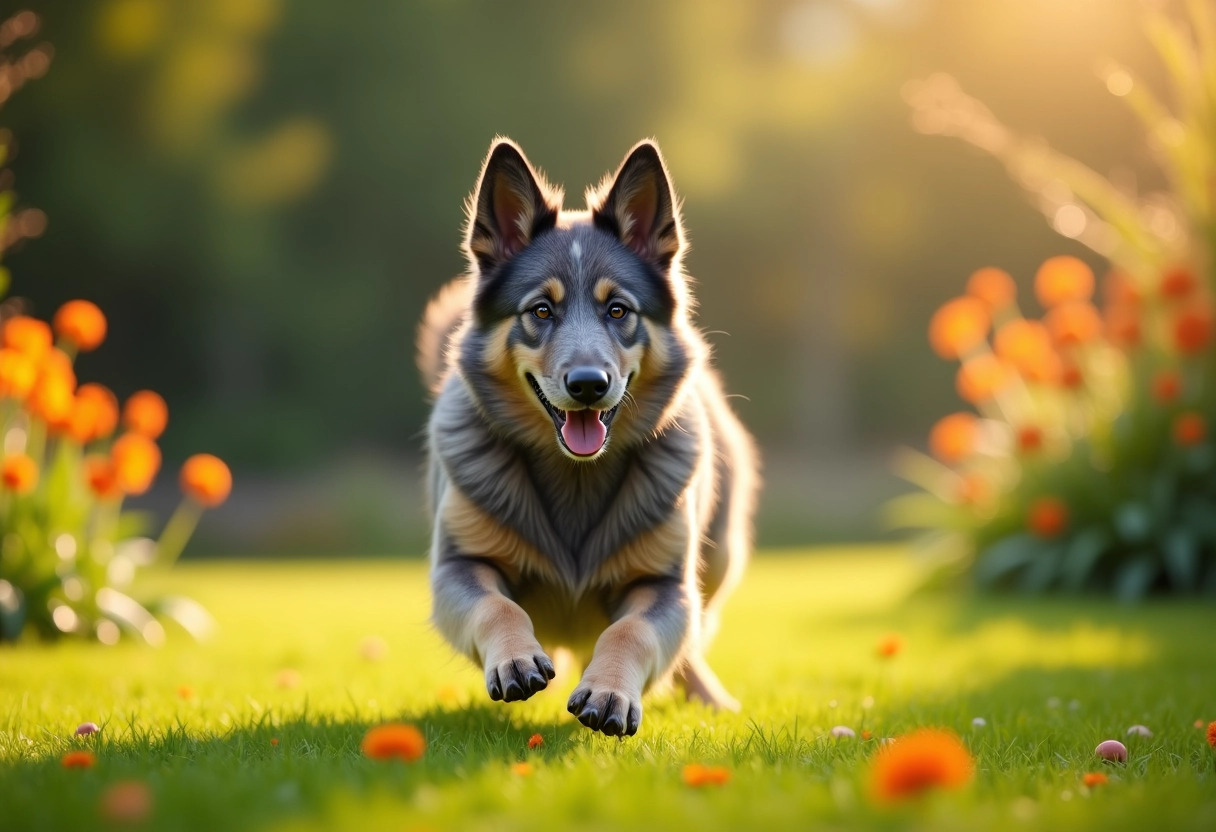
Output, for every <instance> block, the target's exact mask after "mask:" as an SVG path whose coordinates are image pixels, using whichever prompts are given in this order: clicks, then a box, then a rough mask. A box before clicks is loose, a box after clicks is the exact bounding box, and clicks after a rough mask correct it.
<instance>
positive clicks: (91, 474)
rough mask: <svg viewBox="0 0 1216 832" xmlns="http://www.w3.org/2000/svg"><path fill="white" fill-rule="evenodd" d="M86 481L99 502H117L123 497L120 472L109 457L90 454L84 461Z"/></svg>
mask: <svg viewBox="0 0 1216 832" xmlns="http://www.w3.org/2000/svg"><path fill="white" fill-rule="evenodd" d="M84 481H85V482H86V483H88V486H89V490H90V491H92V492H93V494H94V496H96V497H97V498H98V499H99V500H115V499H118V498H119V497H121V496H122V486H121V485H119V484H118V472H117V471H116V470H115V469H114V462H113V460H111V459H110V458H109V457H108V456H103V455H101V454H90V455H89V456H87V457H85V459H84Z"/></svg>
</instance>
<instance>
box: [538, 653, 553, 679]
mask: <svg viewBox="0 0 1216 832" xmlns="http://www.w3.org/2000/svg"><path fill="white" fill-rule="evenodd" d="M536 666H537V667H539V668H540V672H541V673H543V674H545V677H546V678H549V679H552V678H553V677H554V676H556V675H557V671H556V670H555V669H554V668H553V662H551V661H549V657H548V656H537V657H536Z"/></svg>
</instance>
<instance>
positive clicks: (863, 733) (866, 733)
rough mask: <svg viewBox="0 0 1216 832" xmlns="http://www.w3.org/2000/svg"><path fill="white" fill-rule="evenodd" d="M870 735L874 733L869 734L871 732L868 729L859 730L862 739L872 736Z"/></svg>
mask: <svg viewBox="0 0 1216 832" xmlns="http://www.w3.org/2000/svg"><path fill="white" fill-rule="evenodd" d="M872 736H874V735H873V734H871V733H870V732H869V731H867V730H862V732H861V738H862V739H863V740H868V739H870V737H872Z"/></svg>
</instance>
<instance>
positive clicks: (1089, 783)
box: [1081, 771, 1110, 789]
mask: <svg viewBox="0 0 1216 832" xmlns="http://www.w3.org/2000/svg"><path fill="white" fill-rule="evenodd" d="M1109 782H1110V778H1109V777H1107V776H1106V775H1105V774H1103V773H1102V772H1100V771H1087V772H1085V774H1084V775H1082V776H1081V785H1083V786H1086V787H1087V788H1091V789H1092V788H1094V787H1096V786H1105V785H1106V784H1107V783H1109Z"/></svg>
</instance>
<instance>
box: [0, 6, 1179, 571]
mask: <svg viewBox="0 0 1216 832" xmlns="http://www.w3.org/2000/svg"><path fill="white" fill-rule="evenodd" d="M5 2H6V3H12V0H5ZM1142 5H1143V4H1142V3H1140V2H1134V0H1065V1H1063V2H1062V1H1061V0H1021V2H1018V3H1008V2H998V1H997V0H782V1H781V2H777V1H776V0H763V1H762V2H749V3H736V2H704V1H703V0H672V1H671V2H664V3H645V2H621V3H613V4H587V5H577V6H576V5H572V4H565V5H557V4H549V3H540V2H518V3H510V4H497V3H488V2H468V1H467V0H464V1H462V0H448V1H447V2H439V0H428V1H427V2H418V3H394V2H384V0H377V1H376V2H368V3H362V4H359V5H358V6H357V7H355V6H351V5H348V4H336V3H329V2H323V0H292V1H291V2H286V1H284V2H280V0H88V2H85V0H81V2H76V3H72V4H70V6H68V5H64V4H56V3H49V2H38V0H31V2H29V3H27V4H24V5H23V6H22V7H23V8H24V7H28V8H30V9H32V10H33V11H35V12H37V13H38V15H40V17H41V20H42V28H41V31H40V33H39V37H40V38H43V39H45V40H46V41H47V42H49V43H51V44H53V45H54V65H53V69H52V71H50V72H49V73H48V74H47V75H46V77H44V78H42V79H41V80H39V82H38V83H37V85H36V87H34V88H31V89H29V90H26V91H24V92H23V93H22V94H21V95H19V96H16V97H14V98H13V99H12V101H10V102H8V103H7V104H6V105H5V107H4V109H3V111H2V112H0V127H3V128H4V129H7V130H11V131H12V134H14V135H15V136H16V137H17V140H18V141H17V142H16V145H15V148H14V149H15V151H16V154H15V156H13V158H12V159H11V162H10V168H11V171H12V173H13V175H14V176H15V182H16V187H17V191H18V192H19V193H20V194H21V195H22V197H23V198H24V199H25V200H27V201H28V202H29V203H31V204H36V205H37V206H38V207H39V208H40V209H42V210H43V211H45V216H46V217H47V218H49V221H48V222H47V223H46V226H45V229H44V230H43V229H39V230H40V231H44V233H41V238H40V239H37V240H27V241H25V242H22V243H17V244H16V245H14V246H13V247H12V249H11V250H9V251H7V252H6V256H5V263H6V265H7V266H8V267H9V268H10V269H11V271H12V274H13V290H12V293H13V294H14V295H17V296H20V297H22V298H24V299H26V300H27V301H28V304H29V307H30V310H31V311H32V312H34V313H35V314H41V315H42V316H44V317H45V316H46V315H48V314H49V313H50V312H51V311H52V310H53V309H55V308H57V307H58V305H59V304H60V303H62V302H63V301H65V300H68V299H70V298H74V297H84V298H89V299H91V300H93V301H95V302H97V303H98V304H99V305H100V306H101V307H102V308H103V309H104V310H105V311H106V312H107V314H108V315H109V316H110V318H111V322H112V324H113V326H112V332H113V333H114V334H113V337H112V339H111V341H110V342H109V343H108V344H107V349H106V350H104V351H102V352H99V353H97V354H96V355H88V356H84V357H83V358H82V359H81V364H82V368H83V369H84V371H85V372H87V373H89V374H90V375H94V376H98V377H105V378H107V379H111V380H113V381H115V384H114V387H115V390H116V392H117V393H118V394H119V396H120V397H125V396H126V395H127V394H129V393H130V392H131V391H132V390H134V389H136V388H138V387H152V388H154V389H157V390H159V391H161V392H163V393H164V395H165V397H166V399H167V400H168V401H169V404H170V409H171V413H172V420H173V423H174V429H173V430H172V431H171V432H170V433H169V434H167V435H166V438H165V444H166V448H165V452H166V456H169V457H174V458H181V457H183V456H184V455H185V454H186V452H187V451H189V450H192V449H194V448H197V447H200V446H205V447H208V448H210V449H213V450H214V451H215V452H216V453H218V454H219V455H221V456H222V457H224V458H225V459H227V460H228V461H229V462H230V463H231V464H232V467H233V469H234V472H235V474H236V480H237V482H238V489H237V493H236V494H234V499H233V500H232V501H230V503H229V504H227V505H226V506H225V507H224V508H223V509H221V510H219V511H217V512H216V513H215V516H214V518H213V519H212V520H211V521H210V522H209V523H208V524H206V525H205V528H204V529H203V530H201V533H200V538H206V543H205V545H201V546H200V547H199V548H200V550H203V551H217V552H218V551H244V552H248V551H259V552H274V551H291V552H297V553H310V552H316V553H321V552H330V551H420V550H421V548H422V546H423V545H424V540H425V520H424V517H423V514H422V511H421V508H420V505H419V502H420V501H419V493H418V485H417V479H418V475H417V460H418V456H419V454H418V451H419V447H420V439H419V432H420V430H421V427H422V425H423V422H424V419H425V414H426V409H427V404H426V401H425V399H424V396H423V394H422V390H421V387H420V385H419V384H418V382H417V380H416V374H415V372H414V369H413V355H412V340H413V331H414V326H415V323H416V321H417V319H418V316H419V313H420V311H421V308H422V305H423V303H424V302H425V299H426V298H427V296H428V295H429V294H430V293H432V292H433V291H434V290H435V289H437V288H438V287H439V286H440V285H441V284H442V283H443V282H444V281H445V280H446V279H448V278H449V277H450V276H452V275H454V274H456V273H457V272H458V271H459V270H460V269H461V267H462V257H461V255H460V252H459V249H458V246H459V228H460V224H461V221H462V218H463V213H462V200H463V198H464V197H465V195H466V194H467V192H468V191H469V189H470V188H471V186H472V184H473V180H474V177H475V176H476V173H477V169H478V165H479V163H480V161H481V159H482V155H483V154H484V152H485V149H486V147H487V146H488V143H489V140H490V139H491V137H493V136H494V135H495V134H506V135H510V136H511V137H513V138H514V139H516V140H517V141H519V142H520V143H521V144H522V145H523V146H524V148H525V149H526V150H527V152H528V154H529V155H530V157H531V158H532V160H533V161H534V162H535V163H537V164H538V165H540V166H541V167H543V168H544V169H545V170H546V171H547V172H548V174H549V175H550V177H551V178H552V179H554V180H556V181H558V182H561V183H563V184H565V185H566V189H567V192H568V193H569V194H571V195H572V197H571V198H570V201H571V203H572V204H575V205H576V204H577V202H578V197H577V195H578V194H580V193H581V191H582V188H583V187H584V186H585V185H587V184H590V183H593V182H595V181H597V180H598V179H599V177H600V176H601V175H602V174H603V173H604V172H605V171H607V170H609V169H610V168H612V167H613V166H615V164H616V163H617V162H618V161H619V159H620V157H621V155H622V154H623V153H624V151H625V150H626V149H627V148H628V147H629V146H630V145H631V144H632V143H633V142H634V141H636V140H637V139H638V138H640V137H642V136H655V137H657V138H658V140H659V142H660V143H661V145H662V146H663V148H664V150H665V153H666V155H667V157H668V160H669V162H670V165H671V167H672V170H673V174H674V177H675V182H676V185H677V188H678V189H679V190H680V191H681V193H682V195H683V196H684V198H685V200H686V203H685V216H686V220H687V223H688V225H689V228H690V234H691V239H692V245H693V248H692V253H691V255H690V257H689V258H688V260H687V263H688V265H689V268H690V270H691V272H692V273H693V274H694V275H695V276H696V277H697V279H698V293H699V297H700V300H701V321H702V323H703V325H704V326H705V328H706V329H709V330H712V331H714V332H715V333H720V334H715V335H714V336H713V340H714V342H715V344H716V345H717V348H718V362H719V364H720V366H721V367H722V369H723V371H724V373H725V374H726V377H727V380H728V386H729V388H730V390H731V391H732V392H734V393H737V394H739V395H740V396H741V397H742V398H740V399H737V400H736V402H737V406H738V409H739V411H740V412H741V414H742V415H743V417H744V419H745V420H746V421H747V423H748V424H749V425H750V426H751V427H752V428H753V429H754V431H755V432H756V433H757V435H758V437H759V439H760V441H761V444H762V445H763V448H764V452H765V457H766V461H767V478H768V481H769V487H768V489H767V492H766V496H765V500H764V508H763V511H762V516H761V522H760V527H759V536H760V538H761V541H762V542H768V543H775V542H785V541H799V542H806V541H808V540H816V539H825V538H842V537H865V538H871V537H873V536H875V534H876V533H877V525H876V521H875V515H874V508H875V507H876V506H878V505H879V504H880V503H881V502H882V501H883V500H884V499H886V498H887V497H889V496H891V495H892V494H894V493H897V492H898V491H899V490H901V488H902V486H900V485H899V483H898V482H897V481H896V479H895V478H894V477H893V476H892V475H891V474H890V473H889V466H888V462H889V456H890V453H891V450H892V449H893V448H894V447H896V446H897V445H899V444H901V443H904V442H907V443H913V444H919V445H921V446H923V440H922V439H921V437H923V436H924V435H925V432H926V431H927V429H928V427H929V426H930V425H931V424H932V423H933V422H934V420H935V419H936V418H937V417H938V416H939V415H940V413H941V411H942V402H944V401H947V400H949V399H950V398H952V397H953V395H954V393H953V385H954V371H953V369H952V368H950V367H948V366H945V365H943V364H942V363H940V362H938V361H937V360H936V359H935V357H934V356H933V354H932V352H931V351H930V350H929V348H928V346H927V345H926V344H925V339H924V333H925V327H926V322H927V321H928V320H929V317H930V315H931V314H932V312H933V310H934V309H935V308H936V307H937V306H938V305H939V304H940V303H941V301H942V300H944V299H945V298H947V297H950V296H951V295H953V294H955V293H956V291H957V287H958V286H959V284H960V281H962V280H963V279H965V277H966V275H968V274H970V273H971V272H972V271H973V270H974V269H976V268H977V267H980V266H984V265H989V264H993V263H996V264H1000V265H1001V266H1002V267H1003V268H1005V269H1008V270H1009V271H1010V272H1011V273H1012V274H1014V275H1017V276H1019V281H1023V280H1024V285H1023V288H1024V289H1025V288H1028V287H1029V284H1028V281H1029V277H1030V276H1031V275H1033V274H1034V270H1035V268H1036V267H1037V265H1038V264H1039V263H1040V262H1042V260H1043V259H1044V258H1045V257H1047V256H1049V255H1054V254H1060V253H1067V254H1075V255H1077V256H1079V257H1081V258H1083V259H1085V260H1086V261H1087V262H1088V263H1090V264H1091V265H1093V266H1094V267H1095V268H1097V267H1099V266H1100V265H1101V258H1098V257H1096V256H1095V255H1094V254H1093V253H1092V252H1089V251H1088V250H1087V249H1085V248H1083V247H1082V246H1080V245H1079V244H1076V243H1073V242H1070V241H1067V240H1062V239H1060V238H1059V237H1057V236H1056V235H1055V234H1054V232H1053V231H1052V230H1051V229H1050V228H1049V227H1048V226H1047V225H1046V224H1044V223H1043V222H1042V219H1041V217H1040V216H1039V212H1038V209H1037V208H1036V207H1035V206H1034V205H1033V204H1032V203H1031V202H1030V201H1028V200H1027V199H1026V198H1025V197H1024V196H1023V195H1022V194H1020V193H1019V192H1018V191H1017V189H1015V188H1013V187H1010V186H1009V185H1008V184H1007V182H1006V179H1005V173H1004V171H1003V170H1002V168H1001V165H1000V164H998V163H996V162H994V161H992V160H991V159H989V158H986V157H985V156H984V155H982V154H980V153H977V152H960V150H959V147H958V146H955V145H952V144H950V143H947V142H937V141H932V140H929V139H926V138H924V137H923V136H919V135H917V134H916V133H915V132H914V131H913V130H912V129H911V128H910V127H909V123H908V121H909V118H908V112H907V108H906V105H905V104H904V102H903V101H902V100H901V89H903V88H904V85H905V84H906V82H908V81H909V80H910V79H914V78H920V77H924V76H927V75H929V74H930V73H932V72H935V71H946V72H949V73H951V74H953V75H954V76H956V77H958V78H960V79H963V81H964V83H965V86H966V88H967V89H968V90H969V92H971V93H972V94H974V95H976V96H977V97H978V98H980V99H982V100H983V101H985V102H986V103H987V104H988V106H989V107H990V108H992V110H993V111H994V112H996V113H997V114H999V115H1000V117H1001V118H1002V119H1003V120H1004V121H1005V122H1006V123H1011V124H1017V125H1018V126H1019V128H1020V129H1021V131H1022V132H1025V133H1029V134H1032V135H1042V136H1045V137H1047V138H1049V139H1050V141H1051V142H1052V144H1053V145H1054V146H1056V147H1058V148H1060V149H1061V150H1062V151H1064V152H1067V153H1068V154H1069V155H1072V156H1077V157H1082V158H1085V159H1086V160H1087V161H1088V162H1089V163H1090V164H1091V165H1092V166H1093V167H1094V168H1095V169H1097V170H1098V171H1100V172H1102V173H1104V174H1110V175H1111V176H1112V177H1114V178H1116V179H1121V180H1122V181H1129V180H1130V181H1138V182H1141V183H1143V185H1144V186H1145V187H1146V188H1151V187H1154V186H1158V185H1160V176H1161V174H1160V173H1159V172H1158V171H1157V170H1156V169H1155V168H1154V167H1153V166H1152V160H1151V158H1150V156H1149V154H1148V153H1147V151H1146V150H1144V149H1143V147H1142V145H1141V143H1140V132H1139V127H1138V125H1137V124H1136V122H1135V120H1134V118H1133V116H1132V115H1131V114H1129V113H1128V112H1127V110H1126V108H1124V107H1123V106H1121V103H1120V102H1118V101H1115V100H1112V99H1111V98H1110V97H1109V96H1106V95H1103V94H1099V93H1101V92H1102V90H1103V87H1104V82H1103V80H1102V79H1101V78H1100V77H1099V74H1098V72H1097V71H1096V70H1097V69H1098V67H1100V66H1101V62H1102V61H1104V60H1105V59H1107V58H1108V57H1110V56H1112V55H1118V56H1119V57H1120V58H1121V60H1123V61H1124V62H1125V63H1126V64H1128V65H1129V66H1131V67H1132V68H1134V70H1135V71H1136V72H1137V74H1138V75H1139V76H1140V77H1143V78H1145V79H1147V80H1148V81H1149V82H1152V81H1153V80H1154V79H1155V78H1158V77H1159V76H1160V70H1159V65H1158V64H1157V62H1156V61H1155V60H1154V59H1153V57H1152V55H1151V49H1150V46H1149V43H1148V40H1147V39H1146V37H1145V35H1144V32H1143V31H1142V30H1141V26H1140V24H1141V20H1142V18H1141V10H1142ZM19 204H20V203H19ZM726 333H729V335H727V334H726ZM124 384H126V385H128V386H129V389H128V387H124ZM167 490H170V491H171V490H172V489H171V484H169V487H168V488H167ZM174 498H175V497H172V496H167V497H164V498H163V499H166V500H167V499H174ZM152 499H153V501H155V500H156V499H157V498H156V497H155V496H154V497H153V498H152Z"/></svg>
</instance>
